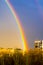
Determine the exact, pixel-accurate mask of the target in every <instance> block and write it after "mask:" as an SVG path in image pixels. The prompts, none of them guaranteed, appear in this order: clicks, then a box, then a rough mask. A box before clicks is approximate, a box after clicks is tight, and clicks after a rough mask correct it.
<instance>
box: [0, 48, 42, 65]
mask: <svg viewBox="0 0 43 65" xmlns="http://www.w3.org/2000/svg"><path fill="white" fill-rule="evenodd" d="M0 65H43V51H42V50H41V49H30V50H29V51H28V52H24V54H23V50H20V49H16V50H15V51H14V53H13V55H12V54H11V53H9V54H7V53H4V54H3V53H2V55H0Z"/></svg>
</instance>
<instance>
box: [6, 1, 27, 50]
mask: <svg viewBox="0 0 43 65" xmlns="http://www.w3.org/2000/svg"><path fill="white" fill-rule="evenodd" d="M5 1H6V3H7V5H8V7H9V8H10V11H11V12H12V14H13V16H14V18H15V20H16V23H17V25H18V28H19V30H20V34H21V38H22V43H23V50H24V51H26V50H28V46H27V42H26V38H25V35H24V31H23V28H22V26H21V23H20V19H19V17H18V16H17V13H16V11H15V10H14V8H13V6H12V5H11V3H10V1H9V0H5Z"/></svg>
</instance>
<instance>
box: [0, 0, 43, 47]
mask: <svg viewBox="0 0 43 65" xmlns="http://www.w3.org/2000/svg"><path fill="white" fill-rule="evenodd" d="M10 3H11V4H12V6H13V8H14V9H15V11H16V12H17V15H18V16H19V19H20V22H21V24H22V28H23V30H24V34H25V37H26V40H27V42H28V43H27V44H28V46H29V47H30V48H33V47H34V41H35V40H43V0H10ZM14 43H16V44H15V47H21V46H22V40H21V36H20V32H19V28H18V26H17V24H16V20H15V19H14V17H13V16H12V14H11V11H10V9H9V8H8V6H7V4H6V3H5V0H0V44H1V46H7V45H8V46H7V47H9V46H11V47H14ZM3 44H4V45H3ZM11 44H12V45H11ZM17 45H18V46H17Z"/></svg>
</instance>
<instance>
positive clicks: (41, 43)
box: [34, 40, 43, 49]
mask: <svg viewBox="0 0 43 65" xmlns="http://www.w3.org/2000/svg"><path fill="white" fill-rule="evenodd" d="M34 43H35V45H34V46H35V48H40V49H43V40H39V41H35V42H34Z"/></svg>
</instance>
